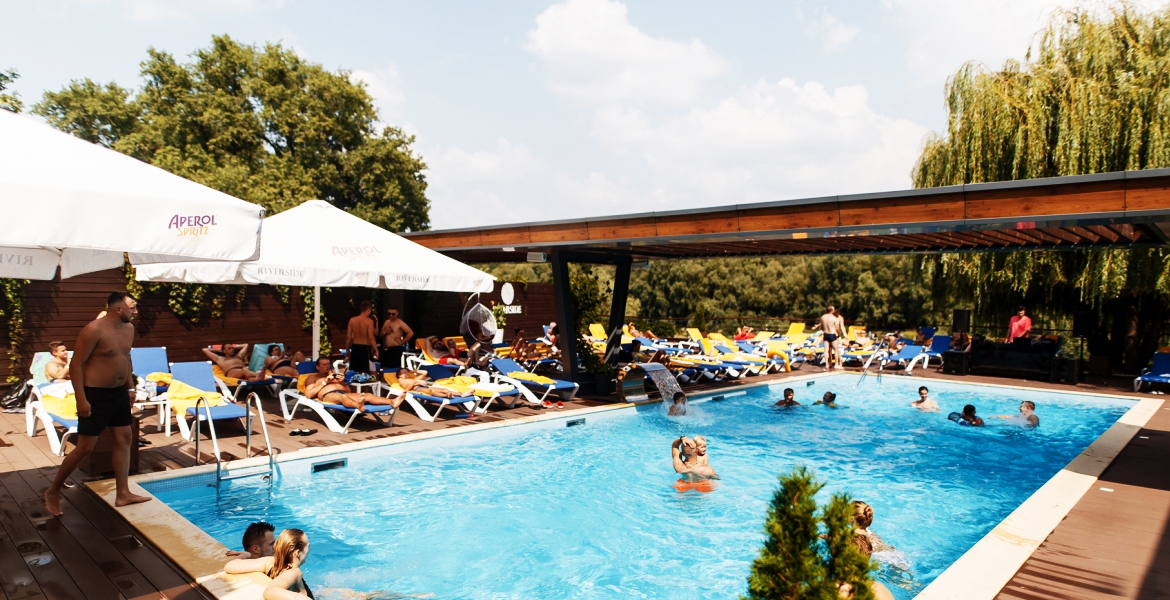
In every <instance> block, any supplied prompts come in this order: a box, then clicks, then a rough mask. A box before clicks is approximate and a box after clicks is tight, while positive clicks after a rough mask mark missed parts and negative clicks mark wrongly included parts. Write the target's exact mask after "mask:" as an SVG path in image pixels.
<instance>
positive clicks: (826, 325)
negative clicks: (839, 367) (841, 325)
mask: <svg viewBox="0 0 1170 600" xmlns="http://www.w3.org/2000/svg"><path fill="white" fill-rule="evenodd" d="M833 310H834V308H833V306H832V305H830V306H829V307H828V308H827V309H825V314H823V315H821V318H820V319H818V321H817V328H819V329H820V330H821V331H822V332H824V343H825V369H826V370H828V369H831V368H833V365H834V358H833V352H834V350H835V349H836V348H837V315H836V314H834V312H833Z"/></svg>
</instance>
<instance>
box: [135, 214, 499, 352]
mask: <svg viewBox="0 0 1170 600" xmlns="http://www.w3.org/2000/svg"><path fill="white" fill-rule="evenodd" d="M137 271H138V275H137V276H138V280H139V281H162V282H183V283H229V284H259V283H267V284H270V285H289V286H299V287H310V286H311V287H312V288H313V291H314V302H313V356H317V354H318V352H319V351H320V348H321V339H320V332H321V288H322V287H369V288H386V289H399V290H432V291H440V292H490V291H491V290H492V286H493V281H494V280H495V277H493V276H491V275H489V274H487V273H484V272H483V271H480V270H479V269H475V268H473V267H469V266H467V265H465V264H463V263H461V262H459V261H457V260H455V259H453V258H449V257H447V256H444V255H442V254H439V253H438V252H435V251H434V250H431V249H429V248H425V247H423V246H420V245H418V244H416V243H414V242H412V241H410V240H408V239H406V238H404V237H400V236H398V235H395V234H394V233H391V232H389V231H386V230H385V229H382V228H381V227H378V226H377V225H373V224H371V223H369V222H367V221H364V220H362V219H360V218H358V217H355V216H353V215H351V214H349V213H347V212H345V211H344V210H341V209H339V208H336V207H334V206H333V205H332V204H329V203H328V202H324V201H322V200H310V201H308V202H305V203H304V204H301V205H300V206H298V207H296V208H292V209H289V210H286V211H284V212H282V213H280V214H277V215H273V216H271V217H268V218H267V219H264V234H263V235H261V236H260V257H259V258H258V259H256V260H255V261H252V262H218V263H210V262H176V263H159V264H149V265H142V266H139V267H138V268H137Z"/></svg>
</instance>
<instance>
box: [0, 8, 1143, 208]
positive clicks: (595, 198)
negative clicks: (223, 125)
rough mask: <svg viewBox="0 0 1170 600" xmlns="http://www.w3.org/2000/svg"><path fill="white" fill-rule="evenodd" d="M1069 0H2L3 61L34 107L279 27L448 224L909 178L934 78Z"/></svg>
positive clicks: (702, 203) (1002, 46) (926, 128)
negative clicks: (390, 131) (380, 135)
mask: <svg viewBox="0 0 1170 600" xmlns="http://www.w3.org/2000/svg"><path fill="white" fill-rule="evenodd" d="M1076 5H1077V3H1075V2H1071V1H1055V2H1054V1H1051V0H979V1H968V2H958V1H951V0H874V1H860V0H857V1H852V0H850V1H844V0H843V1H835V2H820V3H816V2H806V1H802V0H795V1H789V0H770V1H764V0H759V1H750V2H749V1H736V0H721V1H718V2H716V1H699V0H647V1H629V2H620V1H617V0H564V1H561V2H549V1H548V0H543V1H536V0H512V1H509V2H490V3H489V2H482V1H478V2H475V1H466V2H456V1H431V2H396V1H369V2H345V1H340V0H339V1H332V2H306V1H298V0H38V1H37V2H27V1H15V0H0V14H3V15H5V21H6V26H5V27H4V28H3V30H4V33H3V35H0V69H8V68H15V69H17V70H18V71H19V72H20V75H21V77H20V79H19V80H18V82H17V84H16V85H15V86H13V89H14V90H15V91H17V92H18V93H19V94H20V95H21V97H22V99H23V100H24V101H25V103H26V104H32V103H33V102H36V101H37V100H39V99H40V97H41V94H42V93H44V92H45V91H47V90H59V89H61V88H62V87H64V86H66V85H67V84H68V83H69V82H70V81H71V80H75V79H82V78H86V77H88V78H90V79H93V80H95V81H98V82H108V81H114V82H116V83H118V84H119V85H121V86H123V87H129V88H138V87H140V85H141V80H140V79H139V73H138V71H139V63H141V62H142V61H143V60H144V59H145V57H146V49H147V48H150V47H153V48H155V49H158V50H163V51H166V52H170V53H171V54H173V55H175V56H176V57H179V58H181V59H185V58H186V57H188V56H189V55H190V54H191V53H192V52H193V51H195V50H196V49H199V48H203V47H206V46H208V45H209V44H210V41H211V36H212V35H217V34H228V35H230V36H232V37H233V38H235V39H236V40H239V41H241V42H245V43H255V44H264V43H268V42H273V43H281V44H283V45H284V46H286V47H289V48H292V49H294V50H295V51H296V52H297V53H299V54H300V55H301V56H303V57H305V58H306V59H308V60H311V61H313V62H317V63H320V64H322V65H324V66H325V67H326V68H328V69H330V70H341V69H343V70H346V71H349V72H351V77H352V78H353V79H355V80H360V81H362V82H364V83H365V84H366V85H367V88H368V90H369V92H370V93H371V94H372V96H373V97H374V99H375V103H376V105H377V107H378V109H379V114H380V120H381V121H382V122H383V123H385V124H388V125H394V126H397V127H401V128H403V129H404V130H405V131H407V132H408V133H410V134H412V135H414V136H416V138H417V139H416V142H415V145H414V149H415V150H416V151H417V152H418V154H420V155H421V156H422V158H423V160H424V161H425V162H426V163H427V165H428V169H427V171H426V176H427V181H428V188H427V196H428V197H429V198H430V200H431V204H432V206H431V223H432V228H434V229H447V228H456V227H477V226H484V225H494V224H501V223H515V222H527V221H539V220H554V219H572V218H580V217H588V216H599V215H612V214H625V213H642V212H649V211H658V210H673V209H683V208H698V207H707V206H723V205H729V204H739V203H748V202H761V201H775V200H785V199H792V198H806V197H816V196H826V195H835V194H849V193H863V192H879V191H887V190H897V189H905V188H908V187H910V172H911V169H912V168H913V166H914V162H915V160H916V159H917V157H918V154H919V152H920V150H921V148H922V145H923V142H924V140H925V139H926V138H927V136H929V135H931V133H932V132H942V131H944V130H945V126H946V109H945V105H944V103H943V92H944V85H945V82H946V80H947V77H949V76H950V75H952V74H953V73H954V72H955V71H956V70H957V69H959V68H960V67H961V66H962V65H963V64H964V63H966V62H968V61H975V62H977V63H981V64H984V65H987V66H988V67H990V68H998V67H1000V66H1002V64H1003V62H1004V61H1005V60H1008V59H1015V60H1021V61H1022V60H1024V58H1025V54H1026V52H1027V50H1028V48H1029V46H1030V45H1032V44H1033V43H1034V41H1035V35H1036V32H1037V31H1039V30H1040V29H1041V28H1042V27H1043V25H1044V24H1045V23H1046V22H1047V20H1048V18H1049V16H1050V15H1051V14H1052V13H1053V12H1054V11H1056V10H1058V9H1059V8H1062V7H1064V8H1070V7H1074V6H1076ZM1136 5H1137V7H1138V8H1139V9H1150V8H1154V7H1157V6H1159V5H1160V4H1159V3H1157V2H1153V1H1150V2H1144V3H1143V2H1138V3H1136ZM1092 6H1094V7H1095V10H1102V6H1104V5H1100V4H1094V5H1092Z"/></svg>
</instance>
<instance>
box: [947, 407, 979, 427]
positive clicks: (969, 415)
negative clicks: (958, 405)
mask: <svg viewBox="0 0 1170 600" xmlns="http://www.w3.org/2000/svg"><path fill="white" fill-rule="evenodd" d="M947 418H948V419H950V420H952V421H954V422H956V423H958V424H959V425H965V426H967V427H983V419H980V418H979V417H977V416H975V406H974V405H972V404H968V405H967V406H964V407H963V414H959V413H957V412H953V413H951V414H949V415H947Z"/></svg>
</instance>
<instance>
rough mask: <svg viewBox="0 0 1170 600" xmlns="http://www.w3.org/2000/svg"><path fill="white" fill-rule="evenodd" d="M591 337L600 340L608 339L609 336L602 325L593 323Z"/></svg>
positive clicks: (590, 329)
mask: <svg viewBox="0 0 1170 600" xmlns="http://www.w3.org/2000/svg"><path fill="white" fill-rule="evenodd" d="M589 335H592V336H593V337H595V338H598V339H602V340H604V339H608V338H609V336H608V335H606V334H605V328H604V327H602V326H601V324H600V323H591V324H590V325H589Z"/></svg>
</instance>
